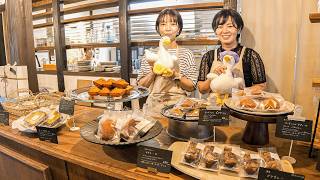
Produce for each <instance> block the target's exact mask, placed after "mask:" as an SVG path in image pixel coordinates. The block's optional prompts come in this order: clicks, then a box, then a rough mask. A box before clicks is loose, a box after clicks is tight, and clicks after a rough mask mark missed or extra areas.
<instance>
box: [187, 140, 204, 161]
mask: <svg viewBox="0 0 320 180" xmlns="http://www.w3.org/2000/svg"><path fill="white" fill-rule="evenodd" d="M199 155H200V149H197V143H195V142H190V143H189V146H188V149H187V151H186V153H185V155H184V159H185V161H186V162H187V163H192V162H195V161H197V160H198V158H199Z"/></svg>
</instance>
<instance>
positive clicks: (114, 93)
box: [110, 88, 126, 97]
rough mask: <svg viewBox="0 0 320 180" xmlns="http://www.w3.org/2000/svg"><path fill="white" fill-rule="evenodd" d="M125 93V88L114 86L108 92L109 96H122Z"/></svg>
mask: <svg viewBox="0 0 320 180" xmlns="http://www.w3.org/2000/svg"><path fill="white" fill-rule="evenodd" d="M125 93H126V90H125V89H120V88H114V89H112V91H111V92H110V96H112V97H120V96H123V95H124V94H125Z"/></svg>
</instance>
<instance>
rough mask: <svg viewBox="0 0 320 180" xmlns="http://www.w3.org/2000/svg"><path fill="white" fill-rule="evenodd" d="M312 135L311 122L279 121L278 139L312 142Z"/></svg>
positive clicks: (277, 127) (298, 120) (277, 128)
mask: <svg viewBox="0 0 320 180" xmlns="http://www.w3.org/2000/svg"><path fill="white" fill-rule="evenodd" d="M311 134H312V121H311V120H305V121H301V120H300V119H297V120H295V119H287V118H286V119H277V125H276V137H280V138H284V139H291V140H298V141H306V142H310V141H311Z"/></svg>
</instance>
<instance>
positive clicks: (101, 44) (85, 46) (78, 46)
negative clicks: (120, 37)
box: [66, 43, 120, 49]
mask: <svg viewBox="0 0 320 180" xmlns="http://www.w3.org/2000/svg"><path fill="white" fill-rule="evenodd" d="M119 46H120V44H119V43H88V44H71V45H66V49H76V48H98V47H119Z"/></svg>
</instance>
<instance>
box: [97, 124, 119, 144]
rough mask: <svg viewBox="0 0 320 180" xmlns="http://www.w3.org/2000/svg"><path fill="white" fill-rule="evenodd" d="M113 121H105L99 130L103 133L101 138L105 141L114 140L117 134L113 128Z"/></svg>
mask: <svg viewBox="0 0 320 180" xmlns="http://www.w3.org/2000/svg"><path fill="white" fill-rule="evenodd" d="M112 126H113V125H112V120H105V121H104V122H103V123H102V124H101V126H100V127H99V128H101V129H100V132H101V138H102V139H103V140H106V141H109V140H111V139H113V137H114V134H115V133H116V131H115V130H114V129H113V127H112Z"/></svg>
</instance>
